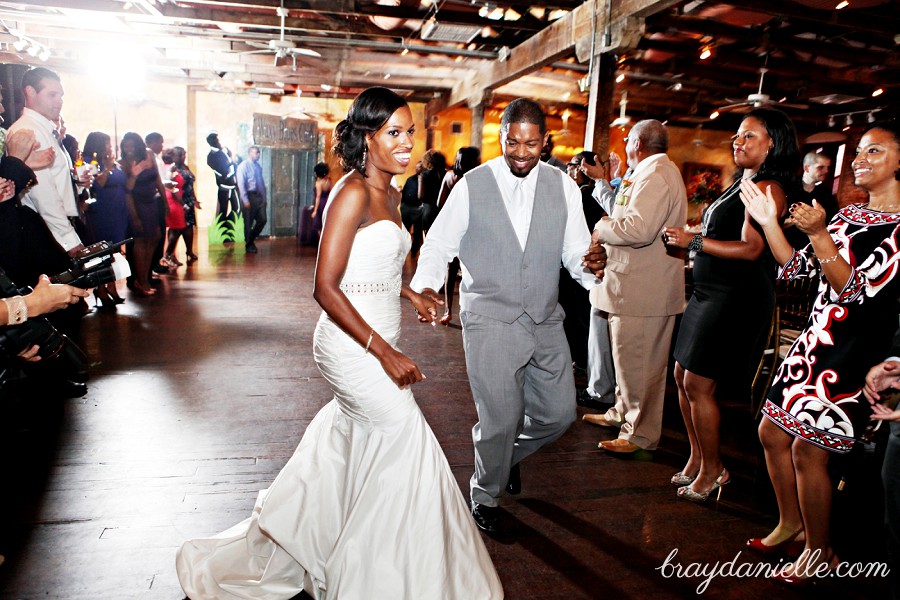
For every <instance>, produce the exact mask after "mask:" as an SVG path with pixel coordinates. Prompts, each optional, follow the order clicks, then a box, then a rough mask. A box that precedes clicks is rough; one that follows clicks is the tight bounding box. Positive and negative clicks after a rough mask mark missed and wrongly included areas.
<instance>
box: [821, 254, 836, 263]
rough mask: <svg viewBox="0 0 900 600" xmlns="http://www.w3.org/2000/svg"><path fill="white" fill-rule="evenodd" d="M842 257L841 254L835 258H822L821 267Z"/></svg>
mask: <svg viewBox="0 0 900 600" xmlns="http://www.w3.org/2000/svg"><path fill="white" fill-rule="evenodd" d="M840 257H841V255H840V254H835V255H834V256H829V257H828V258H822V259H820V260H819V264H820V265H827V264H828V263H833V262H834V261H836V260H837V259H839V258H840Z"/></svg>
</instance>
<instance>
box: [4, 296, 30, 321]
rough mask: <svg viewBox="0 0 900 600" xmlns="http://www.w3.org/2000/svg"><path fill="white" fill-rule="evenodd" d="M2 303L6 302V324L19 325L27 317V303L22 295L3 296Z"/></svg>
mask: <svg viewBox="0 0 900 600" xmlns="http://www.w3.org/2000/svg"><path fill="white" fill-rule="evenodd" d="M3 303H4V304H6V311H7V313H8V317H7V319H6V320H7V323H6V324H7V325H21V324H22V323H24V322H25V321H26V320H27V319H28V305H27V304H25V298H23V297H22V296H13V297H12V298H3Z"/></svg>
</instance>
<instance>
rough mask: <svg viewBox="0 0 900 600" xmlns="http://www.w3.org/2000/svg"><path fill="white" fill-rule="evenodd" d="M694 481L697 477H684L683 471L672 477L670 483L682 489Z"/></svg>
mask: <svg viewBox="0 0 900 600" xmlns="http://www.w3.org/2000/svg"><path fill="white" fill-rule="evenodd" d="M698 475H699V473H698ZM695 479H697V475H694V476H693V477H691V476H690V475H685V474H684V471H678V472H677V473H675V474H674V475H672V479H671V483H672V485H675V486H678V487H684V486H686V485H691V484H692V483H694V480H695Z"/></svg>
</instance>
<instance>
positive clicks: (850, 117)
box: [844, 115, 853, 127]
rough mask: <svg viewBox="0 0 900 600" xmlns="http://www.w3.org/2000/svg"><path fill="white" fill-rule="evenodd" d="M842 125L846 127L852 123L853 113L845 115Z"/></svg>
mask: <svg viewBox="0 0 900 600" xmlns="http://www.w3.org/2000/svg"><path fill="white" fill-rule="evenodd" d="M844 125H845V126H846V127H850V126H851V125H853V115H847V117H846V118H845V119H844Z"/></svg>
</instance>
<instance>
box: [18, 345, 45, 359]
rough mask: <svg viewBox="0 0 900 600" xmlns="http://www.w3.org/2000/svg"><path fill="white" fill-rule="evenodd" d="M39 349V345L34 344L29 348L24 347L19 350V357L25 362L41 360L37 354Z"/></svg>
mask: <svg viewBox="0 0 900 600" xmlns="http://www.w3.org/2000/svg"><path fill="white" fill-rule="evenodd" d="M40 351H41V347H40V346H38V345H37V344H35V345H34V346H32V347H31V348H25V349H24V350H22V351H21V352H19V358H21V359H22V360H24V361H26V362H37V361H39V360H41V357H40V356H38V352H40Z"/></svg>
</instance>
